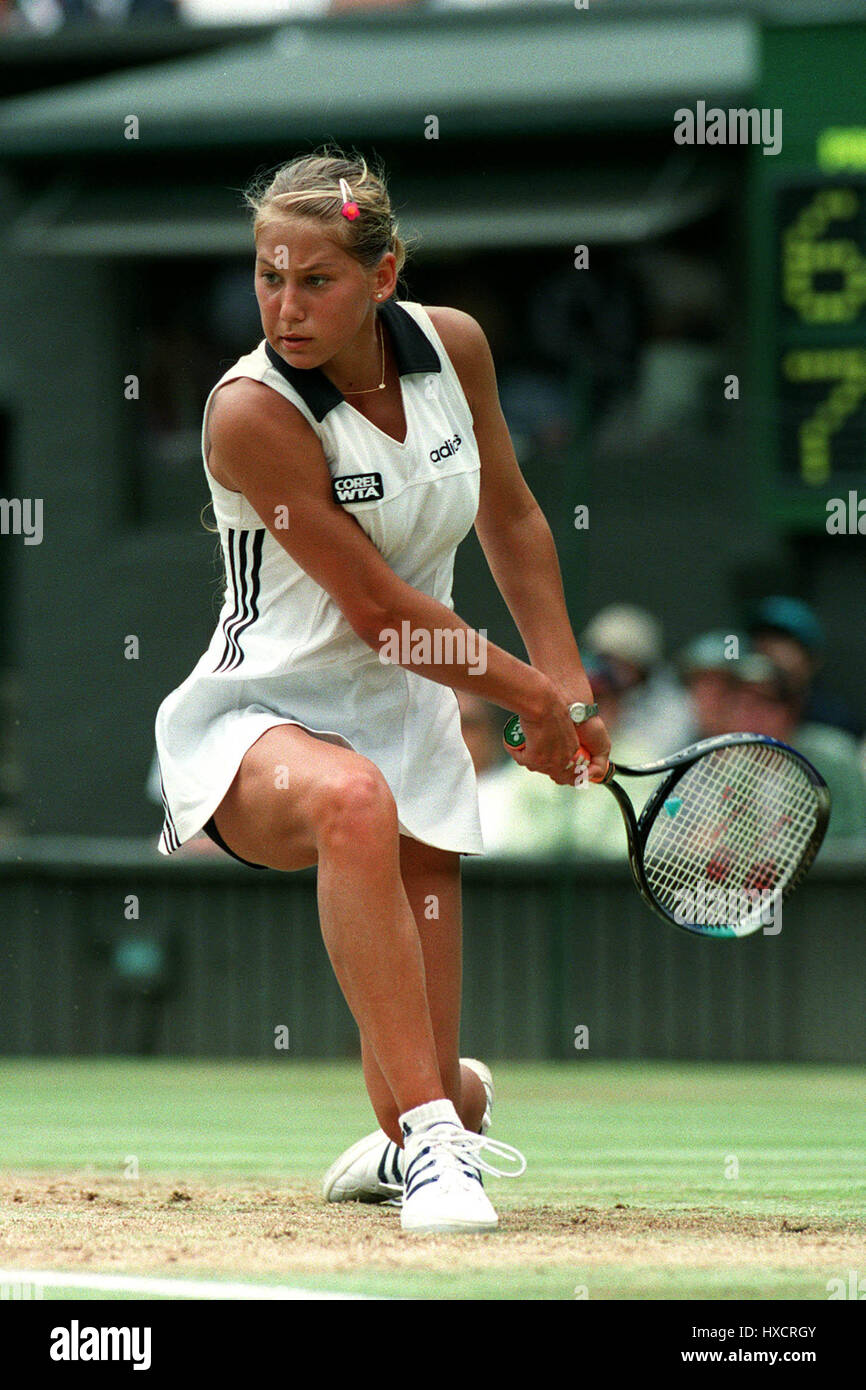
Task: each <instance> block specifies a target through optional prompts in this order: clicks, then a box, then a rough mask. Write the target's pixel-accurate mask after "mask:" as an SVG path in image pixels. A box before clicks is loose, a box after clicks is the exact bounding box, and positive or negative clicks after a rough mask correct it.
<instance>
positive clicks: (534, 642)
mask: <svg viewBox="0 0 866 1390" xmlns="http://www.w3.org/2000/svg"><path fill="white" fill-rule="evenodd" d="M427 312H428V313H429V315H430V317H431V319H432V321H433V323H434V325H435V327H436V331H437V332H438V333H439V336H440V337H441V338H442V341H443V343H444V344H445V347H446V349H447V351H448V355H449V357H450V358H451V361H452V362H453V363H454V367H455V369H456V371H457V374H458V376H459V377H460V381H461V385H462V386H463V390H464V393H465V395H466V399H467V401H468V403H469V408H470V410H471V411H472V419H473V426H474V431H475V438H476V440H477V443H478V451H479V454H480V456H481V496H480V502H479V508H478V516H477V518H476V522H475V530H476V533H477V535H478V539H479V541H480V542H481V546H482V549H483V550H484V554H485V556H486V558H487V563H488V564H489V566H490V571H491V574H492V575H493V578H494V580H495V581H496V584H497V587H498V588H499V591H500V593H501V594H502V597H503V598H504V599H505V602H506V603H507V605H508V608H509V611H510V613H511V615H512V617H513V618H514V621H515V623H516V624H517V628H518V630H519V632H520V635H521V637H522V638H523V641H524V643H525V644H526V650H527V652H528V653H529V659H530V661H531V662H532V665H533V666H534V667H536V668H537V669H538V670H540V671H543V672H544V673H545V675H547V676H549V677H550V679H551V680H552V681H553V682H554V685H555V686H556V688H557V690H558V691H559V692H560V695H561V697H562V702H563V703H564V704H565V706H567V705H568V704H570V703H571V702H572V701H573V700H582V701H584V702H586V703H589V702H591V700H592V690H591V687H590V683H589V680H588V678H587V675H586V672H585V671H584V669H583V663H582V661H581V659H580V653H579V651H578V647H577V643H576V641H575V639H574V634H573V632H572V630H571V623H570V621H569V617H568V611H567V608H566V603H565V595H564V593H563V588H562V576H561V573H560V568H559V561H558V559H557V555H556V547H555V545H554V542H553V536H552V535H551V531H550V527H549V526H548V524H547V520H546V518H545V516H544V513H543V512H542V510H541V508H540V507H539V505H538V503H537V502H536V500H535V498H534V497H533V495H532V493H531V492H530V490H529V488H528V487H527V485H526V481H525V479H524V477H523V474H522V473H521V471H520V465H519V464H518V462H517V458H516V457H515V453H514V448H513V445H512V443H511V437H510V435H509V432H508V426H507V424H506V423H505V419H504V417H503V414H502V408H501V406H500V403H499V392H498V390H497V385H496V371H495V368H494V364H493V357H492V354H491V352H490V347H489V344H488V342H487V338H486V336H485V334H484V331H483V329H482V328H481V326H480V325H479V324H478V323H477V322H476V321H475V319H473V318H472V317H471V316H470V315H469V314H465V313H463V312H462V311H461V310H459V309H449V308H433V309H430V308H428V310H427ZM560 713H561V711H560ZM523 723H524V728H525V729H526V733H527V748H528V749H529V748H531V747H532V736H533V734H534V735H536V736H537V732H538V731H537V730H536V731H533V730H531V729H528V728H526V721H525V720H524V721H523ZM580 741H581V743H582V744H583V746H584V747H585V748H586V749H587V751H588V752H590V753H591V754H592V762H591V764H590V769H589V775H590V777H591V778H592V779H593V780H597V779H600V778H601V777H603V775H604V772H605V770H606V766H607V757H608V754H609V752H610V739H609V738H608V735H607V730H606V729H605V727H604V724H603V723H602V721H601V719H599V718H598V716H596V718H595V719H590V720H587V721H586V723H585V724H582V725H581V726H580ZM519 760H520V759H519ZM529 765H530V766H531V763H530V764H529Z"/></svg>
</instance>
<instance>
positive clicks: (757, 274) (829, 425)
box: [745, 23, 866, 530]
mask: <svg viewBox="0 0 866 1390" xmlns="http://www.w3.org/2000/svg"><path fill="white" fill-rule="evenodd" d="M864 72H866V23H856V24H854V23H851V24H841V25H835V26H812V25H803V26H785V27H781V26H780V27H773V26H770V27H768V28H766V29H765V30H764V32H763V62H762V79H761V88H760V92H759V95H758V98H757V105H759V106H760V107H762V108H763V107H768V108H769V109H771V110H779V111H781V113H782V149H781V151H780V152H779V154H777V155H775V156H774V155H765V154H764V153H763V152H762V150H761V148H760V147H755V148H754V149H753V150H752V151H751V154H750V159H751V201H750V207H751V233H750V234H751V246H750V253H751V254H750V257H749V265H750V272H751V278H752V284H751V301H752V373H751V381H752V383H754V385H755V388H756V389H755V392H754V395H753V396H752V398H751V403H752V411H753V417H752V418H753V424H754V430H753V439H754V441H755V446H756V451H757V458H756V463H757V476H758V478H759V479H760V485H761V487H760V490H761V495H762V501H763V505H764V508H765V509H766V511H767V512H768V513H769V514H770V516H771V517H772V518H773V519H774V520H776V521H777V523H779V524H780V525H781V526H782V527H783V528H785V529H798V530H803V529H817V528H820V529H824V528H825V525H826V520H827V515H828V510H827V504H828V501H829V500H830V499H832V498H841V497H845V498H847V497H848V496H849V494H850V493H851V492H852V491H857V490H858V489H859V495H860V496H862V497H866V82H862V81H861V80H860V78H859V76H858V74H862V73H864ZM745 394H748V392H746V393H745Z"/></svg>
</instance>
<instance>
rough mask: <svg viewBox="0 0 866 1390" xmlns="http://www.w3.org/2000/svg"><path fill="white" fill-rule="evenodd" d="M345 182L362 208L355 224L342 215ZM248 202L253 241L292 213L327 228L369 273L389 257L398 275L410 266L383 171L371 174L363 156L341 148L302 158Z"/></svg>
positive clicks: (267, 180) (258, 187)
mask: <svg viewBox="0 0 866 1390" xmlns="http://www.w3.org/2000/svg"><path fill="white" fill-rule="evenodd" d="M341 179H343V180H345V182H346V183H347V184H348V185H349V188H350V190H351V194H352V199H353V201H354V202H355V203H356V204H357V207H358V216H357V217H356V218H355V219H354V220H351V221H350V220H349V219H348V218H346V217H344V216H343V215H342V212H341V209H342V206H343V193H342V191H341V189H340V180H341ZM244 198H245V200H246V203H247V205H248V206H249V207H250V208H251V209H252V211H253V237H254V238H257V237H258V235H259V232H260V231H261V229H262V228H263V227H264V226H265V224H266V223H268V222H271V221H275V220H277V219H278V218H280V217H283V216H285V215H286V214H287V213H289V214H295V215H296V216H299V217H310V218H313V219H314V220H315V221H317V222H322V223H323V224H324V225H325V226H326V227H327V228H328V231H329V232H331V233H332V234H333V235H335V239H336V240H337V241H339V243H340V244H341V245H342V247H343V249H344V250H345V251H346V252H347V253H348V254H349V255H350V256H354V258H355V260H356V261H358V262H359V263H360V264H361V265H362V266H363V267H364V269H365V270H373V269H374V267H375V266H376V265H378V263H379V261H380V260H381V259H382V257H383V256H384V255H385V253H386V252H388V251H391V252H392V253H393V254H394V256H395V257H396V260H397V273H398V274H399V273H400V271H401V270H402V268H403V266H404V265H405V263H406V255H407V250H406V246H405V244H404V242H403V241H402V240H401V238H400V235H399V232H398V228H397V222H396V220H395V218H394V214H393V211H392V208H391V199H390V197H389V194H388V189H387V187H386V184H385V174H384V170H383V169H382V168H381V166H379V167H377V168H371V167H370V165H369V164H368V163H367V161H366V159H365V158H364V157H363V155H359V154H352V155H348V154H345V153H344V152H343V151H342V150H340V149H337V148H336V147H330V148H327V147H325V148H322V149H320V150H318V151H316V152H315V153H314V154H307V155H299V156H298V157H297V158H296V159H292V160H290V161H289V163H288V164H283V165H281V166H280V168H279V169H277V170H276V172H275V173H270V174H266V175H265V176H264V177H263V178H261V179H259V180H257V181H256V182H255V183H254V184H252V185H251V187H250V188H248V189H247V190H246V191H245V193H244Z"/></svg>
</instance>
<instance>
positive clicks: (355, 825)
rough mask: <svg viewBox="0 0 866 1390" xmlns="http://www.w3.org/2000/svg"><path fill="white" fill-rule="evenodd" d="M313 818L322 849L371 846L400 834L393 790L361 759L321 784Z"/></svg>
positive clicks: (371, 766)
mask: <svg viewBox="0 0 866 1390" xmlns="http://www.w3.org/2000/svg"><path fill="white" fill-rule="evenodd" d="M313 818H314V825H315V828H316V834H317V839H318V842H319V845H320V847H321V846H324V845H330V846H331V847H333V848H337V847H339V848H341V849H346V848H350V847H356V848H360V847H363V846H367V847H369V845H370V843H371V841H372V842H376V841H381V840H382V839H383V838H387V837H392V836H393V837H394V838H396V836H397V834H398V820H397V807H396V803H395V801H394V797H393V796H392V794H391V789H390V787H389V786H388V783H387V782H386V781H385V778H384V777H383V776H382V774H381V772H380V771H379V769H378V768H377V767H376V766H375V765H374V764H373V763H369V762H367V761H366V760H365V759H362V758H358V760H357V762H353V763H351V764H350V765H349V766H347V767H346V768H345V769H343V770H341V771H340V772H338V773H336V774H332V776H330V777H329V778H328V779H327V781H326V782H323V783H322V785H321V787H320V788H319V789H318V793H317V795H316V797H315V805H314V813H313Z"/></svg>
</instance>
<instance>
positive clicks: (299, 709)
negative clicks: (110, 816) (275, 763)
mask: <svg viewBox="0 0 866 1390" xmlns="http://www.w3.org/2000/svg"><path fill="white" fill-rule="evenodd" d="M378 313H379V314H380V315H381V320H382V324H383V328H384V330H385V331H387V333H388V335H389V337H390V340H391V343H392V346H393V350H394V356H395V359H396V362H397V367H398V370H399V373H400V386H401V391H402V396H403V409H404V413H405V417H406V426H407V434H406V439H405V441H404V442H403V443H402V444H400V443H398V442H397V441H396V440H394V439H392V438H390V437H389V436H388V435H387V434H385V433H384V432H383V431H382V430H380V429H379V428H378V427H377V426H376V425H374V424H372V423H371V421H369V420H367V419H366V418H365V417H364V416H363V415H361V414H360V413H359V412H358V411H357V410H355V409H354V408H353V407H352V406H351V405H349V403H348V402H347V401H346V400H345V398H344V397H343V396H342V395H341V393H340V392H339V391H338V390H337V388H336V387H335V386H334V385H333V384H332V382H331V381H329V379H328V378H327V377H326V376H325V374H324V373H323V372H322V371H320V370H319V369H318V368H314V369H307V370H304V369H301V368H298V367H292V366H290V365H289V364H288V363H287V362H285V361H284V360H283V359H282V358H281V357H280V356H279V354H278V353H276V352H275V351H274V349H273V348H272V347H271V346H270V344H269V343H268V342H267V340H266V339H263V340H262V341H261V342H260V343H259V345H258V347H257V348H256V349H255V350H254V351H253V352H250V353H248V354H247V355H246V356H244V357H241V358H240V359H239V360H238V361H237V362H236V363H235V365H234V366H233V367H231V368H229V370H228V371H227V372H225V373H224V375H223V376H222V377H221V378H220V380H219V381H218V382H217V384H216V386H214V388H213V390H212V391H211V393H210V395H209V397H208V400H207V403H206V405H205V411H204V421H205V425H206V422H207V414H208V409H209V406H210V402H211V400H212V399H213V395H214V392H215V391H217V390H218V389H219V387H220V386H222V385H224V384H225V383H226V382H227V381H233V380H234V379H235V378H236V377H251V378H253V380H255V381H261V382H263V383H264V384H265V385H266V386H270V387H272V389H273V390H274V391H278V392H279V393H280V395H282V396H285V397H286V399H287V400H289V401H291V402H292V404H293V405H294V406H295V407H296V408H297V409H298V410H299V411H300V412H301V414H302V415H303V416H304V418H305V420H307V421H308V422H309V423H310V425H311V426H312V427H313V429H314V430H315V431H316V433H317V435H318V436H319V439H320V440H321V442H322V448H323V451H324V454H325V457H326V459H327V462H328V467H329V469H330V471H331V477H332V481H333V489H334V498H335V501H336V502H337V503H338V504H339V505H340V506H343V507H345V508H346V510H347V511H349V512H351V513H352V515H353V516H354V517H355V518H356V520H357V521H358V522H359V524H360V525H361V527H362V528H363V529H364V531H366V533H367V535H368V536H369V537H370V539H371V541H372V542H373V544H374V545H375V546H376V548H377V549H378V550H379V551H380V552H381V554H382V556H383V557H384V559H385V560H386V561H387V563H388V564H389V565H390V566H391V568H392V569H393V570H394V571H395V572H396V573H397V574H398V575H399V576H400V577H401V578H402V579H404V580H405V581H406V582H407V583H408V584H411V585H412V586H413V587H414V588H416V589H419V590H420V591H421V592H423V593H426V594H429V595H430V597H431V598H435V599H438V600H439V602H440V603H443V604H445V605H446V606H447V607H449V608H451V607H453V603H452V597H451V586H452V577H453V568H454V552H455V550H456V548H457V545H458V544H459V542H460V541H461V540H462V539H463V537H464V536H465V535H466V533H467V532H468V531H469V529H470V527H471V526H472V524H473V522H474V520H475V514H476V511H477V509H478V495H479V482H480V460H479V455H478V447H477V444H476V441H475V436H474V434H473V430H472V417H471V413H470V410H469V406H468V403H467V401H466V397H465V395H464V393H463V389H462V387H461V385H460V381H459V379H458V376H457V373H456V371H455V370H454V367H453V365H452V363H451V361H450V360H449V358H448V355H447V353H446V351H445V349H444V347H443V346H442V341H441V339H440V338H439V335H438V334H437V332H436V330H435V328H434V327H433V324H432V322H431V320H430V317H429V315H428V314H427V313H426V311H425V310H424V309H423V308H422V307H421V305H420V304H409V303H395V302H393V301H388V302H386V303H385V304H384V305H382V306H380V307H379V309H378ZM205 425H203V428H202V455H203V461H204V469H205V476H206V478H207V481H208V486H209V488H210V491H211V494H212V497H213V507H214V512H215V515H216V521H217V524H218V526H219V534H220V539H221V543H222V550H223V558H224V561H225V570H226V576H227V578H226V590H225V598H224V601H223V605H222V610H221V612H220V615H219V619H218V622H217V626H216V629H215V631H214V634H213V637H212V638H211V641H210V645H209V646H208V649H207V651H206V652H205V653H204V654H203V656H202V657H201V659H200V660H199V662H198V663H197V665H196V666H195V668H194V670H193V671H192V672H191V673H190V675H189V676H188V677H187V679H186V680H185V681H184V682H183V684H182V685H180V686H178V688H177V689H176V690H173V691H172V692H171V694H170V695H168V696H167V697H166V699H165V700H164V701H163V702H162V704H161V705H160V707H159V711H158V713H157V716H156V747H157V755H158V759H159V769H160V779H161V788H162V797H163V803H164V807H165V823H164V825H163V829H162V834H161V836H160V839H159V846H158V847H159V850H160V852H161V853H162V854H166V855H170V854H172V853H174V851H175V850H177V849H179V848H180V846H181V845H182V844H183V843H184V841H185V840H188V839H189V838H190V837H191V836H193V835H195V834H196V833H197V832H198V831H199V830H201V829H202V827H203V826H204V825H205V823H206V822H207V821H208V820H209V818H210V816H211V815H212V814H213V812H214V811H215V810H216V808H217V807H218V806H219V804H220V802H221V801H222V799H223V797H224V795H225V793H226V791H227V790H228V788H229V786H230V785H231V783H232V781H233V779H234V776H235V773H236V772H237V769H238V767H239V765H240V763H241V760H242V758H243V756H244V754H245V753H246V751H247V749H248V748H249V747H250V746H251V745H252V744H253V743H255V741H256V739H258V738H259V737H260V736H261V735H262V734H263V733H264V732H265V730H266V729H269V728H272V727H273V726H274V725H276V724H299V725H301V727H303V728H305V729H307V730H309V731H310V732H311V733H314V734H316V735H318V736H319V737H321V738H324V739H327V740H329V741H331V742H334V743H338V744H344V745H346V746H347V747H350V748H353V749H355V750H356V751H357V752H358V753H361V754H363V755H364V757H366V758H369V759H370V760H371V761H372V762H374V763H375V764H376V766H377V767H379V768H380V770H381V772H382V773H383V775H384V777H385V779H386V781H387V783H388V785H389V787H390V789H391V791H392V793H393V795H394V799H395V801H396V803H397V810H398V815H399V820H400V828H401V830H402V831H403V832H404V833H405V834H408V835H411V836H412V837H414V838H415V839H418V840H422V841H424V842H426V843H427V844H430V845H434V846H436V847H438V848H440V849H445V850H453V851H456V852H462V853H480V852H481V851H482V850H483V842H482V838H481V828H480V823H479V816H478V796H477V791H476V784H475V774H474V770H473V767H472V762H471V760H470V757H469V753H468V751H467V749H466V745H465V743H464V742H463V738H462V736H461V732H460V719H459V712H458V707H457V700H456V697H455V695H454V692H453V690H451V689H450V688H449V687H448V686H443V685H439V684H437V683H436V682H434V681H430V680H427V679H425V678H424V677H423V676H421V675H418V674H417V673H416V672H414V671H407V670H405V669H404V668H403V667H401V666H398V665H396V664H383V663H382V662H381V661H380V660H379V656H378V653H377V652H375V651H373V649H372V648H370V647H368V646H367V644H366V643H365V642H363V641H362V640H361V638H360V637H358V636H357V635H356V634H355V633H354V632H353V631H352V628H351V627H350V626H349V623H348V622H347V620H346V618H345V617H344V616H343V613H342V612H341V610H340V608H339V607H338V606H337V604H336V603H335V602H334V600H333V599H332V598H331V597H330V595H329V594H328V593H327V592H326V591H325V590H324V589H322V588H321V586H320V585H318V584H316V583H315V582H314V581H313V580H312V579H311V578H310V576H309V575H308V574H307V573H306V572H305V571H304V570H303V569H302V568H301V567H300V566H299V565H298V564H296V563H295V561H294V560H293V559H292V558H291V556H290V555H289V554H288V552H287V551H286V550H285V549H284V548H283V546H282V545H281V544H280V543H279V541H278V540H277V539H276V538H275V536H274V535H273V534H272V533H271V531H269V530H268V528H267V527H266V526H265V524H264V522H263V521H262V519H261V517H259V516H258V515H257V513H256V512H255V511H254V510H253V508H252V507H251V506H250V504H249V502H248V501H247V500H246V498H245V497H244V496H243V495H242V494H241V493H237V492H231V491H229V490H228V489H227V488H224V487H222V486H221V484H220V483H218V482H217V481H216V479H215V478H214V477H212V475H211V473H210V471H209V469H208V467H207V459H206V457H204V449H205ZM280 520H282V522H283V524H285V522H286V521H287V522H288V525H289V527H290V526H291V509H290V508H289V515H288V517H287V518H285V517H284V518H281V519H280V518H277V519H276V521H275V526H277V527H278V526H279V524H280Z"/></svg>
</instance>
